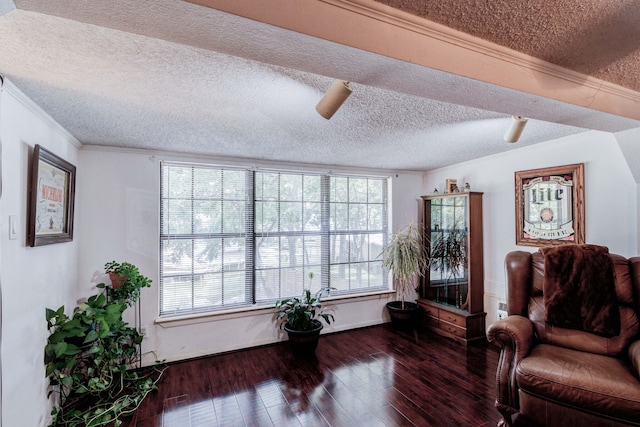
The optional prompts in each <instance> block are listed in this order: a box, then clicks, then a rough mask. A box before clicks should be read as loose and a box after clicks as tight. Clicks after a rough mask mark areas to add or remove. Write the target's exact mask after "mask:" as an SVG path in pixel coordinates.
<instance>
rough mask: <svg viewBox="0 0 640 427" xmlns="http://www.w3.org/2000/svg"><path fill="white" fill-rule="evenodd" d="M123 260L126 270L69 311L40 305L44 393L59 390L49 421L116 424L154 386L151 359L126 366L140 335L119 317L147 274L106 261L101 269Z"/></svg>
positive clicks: (156, 375) (158, 371)
mask: <svg viewBox="0 0 640 427" xmlns="http://www.w3.org/2000/svg"><path fill="white" fill-rule="evenodd" d="M123 266H124V268H123V269H122V271H125V270H126V275H123V277H124V279H123V280H120V281H119V283H118V286H117V288H114V287H113V286H108V285H105V284H104V283H101V284H99V285H98V288H99V289H101V292H100V293H99V294H97V295H93V296H91V297H89V298H88V299H87V302H85V303H83V304H80V305H79V306H77V307H76V308H75V309H74V310H73V314H72V315H71V316H67V315H66V314H65V312H64V306H62V307H60V308H58V309H57V310H52V309H49V308H47V309H46V320H47V328H48V329H49V331H50V333H51V334H50V335H49V338H48V339H47V344H46V346H45V349H44V363H45V365H46V375H47V377H48V378H49V386H50V392H49V395H51V393H54V392H57V393H59V395H60V396H59V397H60V398H59V405H58V406H55V407H54V408H53V410H52V412H51V415H52V420H51V424H50V425H49V426H50V427H55V426H69V427H75V426H86V427H97V426H106V425H109V426H119V425H120V424H121V423H122V418H123V417H125V416H126V415H128V414H131V413H132V412H133V411H135V410H136V409H137V408H138V407H139V406H140V404H141V403H142V400H143V399H144V398H145V397H146V396H147V395H148V394H149V393H150V392H151V391H153V390H155V389H156V388H157V387H156V383H157V381H158V380H159V379H160V376H161V375H162V372H163V371H164V368H163V367H162V366H161V365H159V364H156V365H155V366H154V367H151V368H147V369H140V370H136V369H132V368H133V367H134V366H135V363H136V362H137V361H138V359H139V357H140V344H141V343H142V339H143V336H142V335H141V334H140V333H139V332H138V331H137V330H136V329H135V328H133V327H131V326H129V325H128V324H127V323H126V322H125V321H123V320H122V314H123V313H124V311H125V309H126V308H127V307H130V306H132V305H133V304H134V303H135V302H136V300H137V299H138V298H139V297H140V288H142V287H149V286H151V280H149V279H148V278H146V277H144V276H142V275H141V274H140V272H139V271H138V269H137V268H135V266H132V265H131V264H128V263H122V264H118V263H116V262H115V261H112V262H110V263H107V264H106V265H105V270H107V271H108V270H109V269H112V270H113V269H117V268H120V267H123ZM131 267H134V268H131Z"/></svg>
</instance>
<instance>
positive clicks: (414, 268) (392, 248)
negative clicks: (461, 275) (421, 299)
mask: <svg viewBox="0 0 640 427" xmlns="http://www.w3.org/2000/svg"><path fill="white" fill-rule="evenodd" d="M425 242H426V238H425V236H424V233H422V228H421V227H420V226H419V225H417V224H415V223H413V222H411V223H409V224H408V225H407V226H405V227H404V228H402V229H401V230H399V231H398V232H397V233H395V234H393V235H392V236H391V239H390V240H389V242H388V243H387V245H386V246H385V248H384V249H383V250H382V254H381V256H382V267H383V268H384V269H385V270H388V271H390V272H391V275H392V277H393V282H394V284H395V286H396V292H397V295H398V296H399V297H400V300H399V301H390V302H388V303H387V305H386V306H387V309H388V310H389V315H390V316H391V322H392V324H393V325H394V326H397V327H407V326H411V325H413V320H414V318H415V316H416V314H417V313H418V310H419V306H418V304H417V303H415V302H409V301H405V297H406V295H407V294H408V293H409V292H412V291H415V288H416V285H417V283H416V281H417V279H418V277H424V275H425V273H426V272H427V271H429V258H428V255H427V245H426V243H425Z"/></svg>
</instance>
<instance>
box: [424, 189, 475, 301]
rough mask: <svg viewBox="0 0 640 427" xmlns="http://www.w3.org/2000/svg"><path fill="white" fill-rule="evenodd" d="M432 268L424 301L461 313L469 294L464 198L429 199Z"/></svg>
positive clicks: (429, 236)
mask: <svg viewBox="0 0 640 427" xmlns="http://www.w3.org/2000/svg"><path fill="white" fill-rule="evenodd" d="M428 207H429V209H430V213H429V214H428V216H430V227H429V229H428V230H426V231H427V234H428V238H429V240H430V256H431V269H430V272H429V284H428V289H427V294H428V295H427V298H429V299H430V300H432V301H434V302H437V303H439V304H444V305H448V306H452V307H455V308H458V309H461V310H466V309H467V297H468V296H467V294H468V268H467V266H468V261H467V234H468V226H467V224H468V220H467V219H468V207H467V197H465V196H462V195H461V196H458V197H441V198H434V199H432V200H430V203H429V204H428Z"/></svg>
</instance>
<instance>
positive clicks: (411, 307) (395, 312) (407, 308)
mask: <svg viewBox="0 0 640 427" xmlns="http://www.w3.org/2000/svg"><path fill="white" fill-rule="evenodd" d="M387 310H389V316H391V325H393V327H394V328H398V329H412V328H415V326H416V322H417V321H418V316H419V314H420V306H419V305H418V304H416V303H415V302H407V301H405V302H404V309H403V308H402V301H391V302H388V303H387Z"/></svg>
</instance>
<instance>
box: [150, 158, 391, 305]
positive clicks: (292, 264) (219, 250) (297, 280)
mask: <svg viewBox="0 0 640 427" xmlns="http://www.w3.org/2000/svg"><path fill="white" fill-rule="evenodd" d="M161 169H162V170H161V213H160V223H161V233H160V248H161V260H160V315H161V316H171V315H176V314H185V313H193V312H198V311H211V310H217V309H221V308H229V307H234V306H242V305H252V304H256V303H265V304H267V303H273V301H274V300H276V299H279V298H284V297H287V296H292V295H299V294H300V293H301V292H302V290H303V289H304V288H312V290H316V289H319V288H320V287H321V286H331V287H334V288H335V289H336V291H335V292H336V293H354V292H369V291H374V290H380V289H386V288H387V287H388V285H387V274H386V273H385V272H383V270H382V268H381V261H380V260H379V259H378V255H379V254H380V252H381V250H382V247H383V245H384V244H385V243H386V238H387V213H386V212H387V208H386V206H387V202H388V201H387V179H386V178H379V177H352V176H344V177H336V176H328V175H321V174H313V173H301V172H290V171H259V172H254V171H250V170H244V169H234V168H221V167H214V166H207V165H187V164H180V163H169V162H163V163H162V166H161ZM310 272H312V273H314V278H313V280H310V279H309V273H310Z"/></svg>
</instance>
